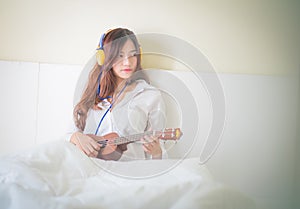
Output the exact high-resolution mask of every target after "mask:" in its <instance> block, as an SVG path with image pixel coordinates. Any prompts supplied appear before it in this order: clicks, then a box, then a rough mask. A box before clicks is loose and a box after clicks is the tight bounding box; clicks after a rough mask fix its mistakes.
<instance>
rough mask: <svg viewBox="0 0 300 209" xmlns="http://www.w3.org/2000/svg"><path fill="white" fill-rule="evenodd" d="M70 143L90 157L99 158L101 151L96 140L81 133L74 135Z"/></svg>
mask: <svg viewBox="0 0 300 209" xmlns="http://www.w3.org/2000/svg"><path fill="white" fill-rule="evenodd" d="M70 142H71V143H73V144H74V145H75V146H76V147H78V148H79V149H80V150H81V151H83V152H84V153H85V154H86V155H87V156H89V157H97V155H98V152H99V150H100V144H99V143H97V141H96V140H95V139H93V138H92V137H89V136H87V135H85V134H83V133H81V132H75V133H73V134H72V136H71V139H70Z"/></svg>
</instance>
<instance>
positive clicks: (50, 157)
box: [0, 141, 254, 209]
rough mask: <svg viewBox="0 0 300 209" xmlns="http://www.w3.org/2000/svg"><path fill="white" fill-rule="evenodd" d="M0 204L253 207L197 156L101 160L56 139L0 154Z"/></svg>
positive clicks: (123, 206)
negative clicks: (162, 158)
mask: <svg viewBox="0 0 300 209" xmlns="http://www.w3.org/2000/svg"><path fill="white" fill-rule="evenodd" d="M0 208H6V209H9V208H31V209H34V208H39V209H40V208H97V209H99V208H174V209H177V208H178V209H179V208H180V209H181V208H185V209H187V208H230V209H234V208H237V209H241V208H243V209H247V208H254V204H253V201H252V200H251V199H249V198H247V197H246V196H244V195H242V194H241V193H239V192H238V191H236V190H234V189H231V188H229V187H227V186H225V185H223V184H221V183H218V182H216V181H214V179H213V178H212V176H211V175H210V173H209V171H208V169H207V168H206V166H204V165H200V164H199V159H198V158H189V159H165V160H143V161H128V162H118V161H104V160H100V159H95V158H89V157H87V156H86V155H84V154H83V153H82V152H81V151H80V150H78V149H77V148H76V147H75V146H74V145H72V144H71V143H69V142H65V141H56V142H51V143H47V144H43V145H39V146H37V147H35V148H33V149H30V150H27V151H24V152H22V153H17V154H13V155H9V156H5V157H2V158H1V159H0Z"/></svg>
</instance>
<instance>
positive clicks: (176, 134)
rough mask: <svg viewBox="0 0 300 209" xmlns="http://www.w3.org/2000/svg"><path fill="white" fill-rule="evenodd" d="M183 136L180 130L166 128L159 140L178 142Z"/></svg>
mask: <svg viewBox="0 0 300 209" xmlns="http://www.w3.org/2000/svg"><path fill="white" fill-rule="evenodd" d="M182 134H183V133H182V131H181V130H180V128H165V129H163V130H162V131H159V136H158V138H159V139H162V140H178V139H180V137H181V136H182Z"/></svg>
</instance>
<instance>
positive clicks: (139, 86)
mask: <svg viewBox="0 0 300 209" xmlns="http://www.w3.org/2000/svg"><path fill="white" fill-rule="evenodd" d="M135 83H136V87H135V90H136V91H141V90H154V91H158V88H156V87H155V86H153V85H151V84H150V83H148V82H147V81H145V80H143V79H138V80H135Z"/></svg>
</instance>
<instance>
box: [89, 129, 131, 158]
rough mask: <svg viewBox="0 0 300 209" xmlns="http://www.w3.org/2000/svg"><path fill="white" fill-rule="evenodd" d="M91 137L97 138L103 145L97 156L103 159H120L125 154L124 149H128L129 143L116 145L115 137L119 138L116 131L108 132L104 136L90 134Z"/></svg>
mask: <svg viewBox="0 0 300 209" xmlns="http://www.w3.org/2000/svg"><path fill="white" fill-rule="evenodd" d="M89 136H90V137H92V138H94V139H96V141H97V142H98V143H99V144H101V145H102V147H101V148H100V150H99V152H98V155H97V158H99V159H102V160H115V161H116V160H119V159H120V158H121V156H122V154H123V152H124V151H126V150H127V144H128V143H126V144H120V145H116V144H114V143H110V142H112V141H113V140H114V139H115V138H118V137H119V135H118V134H117V133H115V132H112V133H109V134H106V135H104V136H101V137H99V136H95V135H90V134H89Z"/></svg>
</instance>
